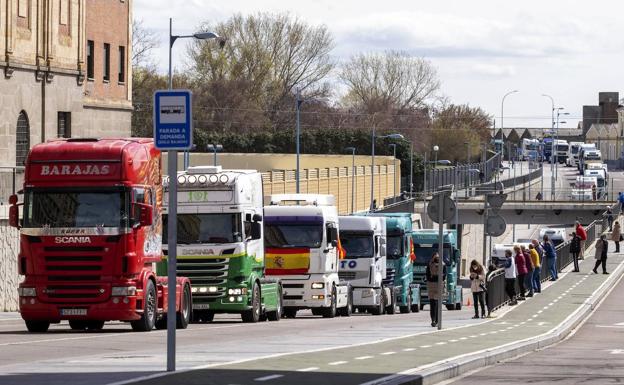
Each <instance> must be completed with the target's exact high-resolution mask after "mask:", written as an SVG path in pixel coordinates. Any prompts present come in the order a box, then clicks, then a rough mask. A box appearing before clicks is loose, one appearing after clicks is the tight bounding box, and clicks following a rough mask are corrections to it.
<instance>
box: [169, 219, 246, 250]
mask: <svg viewBox="0 0 624 385" xmlns="http://www.w3.org/2000/svg"><path fill="white" fill-rule="evenodd" d="M163 223H165V226H163V243H167V237H168V233H167V225H166V223H167V216H166V215H164V216H163ZM242 240H243V234H242V232H241V214H238V213H233V214H178V243H180V244H187V245H190V244H195V243H234V242H242Z"/></svg>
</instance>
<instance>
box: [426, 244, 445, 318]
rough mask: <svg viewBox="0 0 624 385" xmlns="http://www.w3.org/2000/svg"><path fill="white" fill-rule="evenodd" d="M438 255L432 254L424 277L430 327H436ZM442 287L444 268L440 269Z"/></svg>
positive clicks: (438, 292) (438, 294)
mask: <svg viewBox="0 0 624 385" xmlns="http://www.w3.org/2000/svg"><path fill="white" fill-rule="evenodd" d="M439 265H440V255H439V254H438V253H433V255H432V256H431V261H429V264H428V265H427V270H426V271H425V275H426V277H427V295H428V296H429V315H430V316H431V326H433V327H435V326H438V306H440V304H439V303H438V302H439V301H438V298H440V290H439V287H438V268H439V267H440V266H439ZM442 269H443V273H442V287H445V286H446V284H445V282H444V279H445V278H446V266H443V267H442Z"/></svg>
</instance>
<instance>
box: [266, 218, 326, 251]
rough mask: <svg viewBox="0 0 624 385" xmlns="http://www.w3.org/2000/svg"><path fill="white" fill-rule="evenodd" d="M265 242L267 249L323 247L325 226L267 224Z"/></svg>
mask: <svg viewBox="0 0 624 385" xmlns="http://www.w3.org/2000/svg"><path fill="white" fill-rule="evenodd" d="M264 242H265V245H266V246H267V247H310V248H318V247H321V243H322V242H323V225H295V224H283V225H282V224H278V223H271V224H268V223H265V225H264Z"/></svg>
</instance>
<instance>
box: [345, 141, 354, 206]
mask: <svg viewBox="0 0 624 385" xmlns="http://www.w3.org/2000/svg"><path fill="white" fill-rule="evenodd" d="M345 151H350V152H351V214H353V213H354V212H355V147H347V148H345Z"/></svg>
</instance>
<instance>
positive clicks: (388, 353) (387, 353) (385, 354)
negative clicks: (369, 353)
mask: <svg viewBox="0 0 624 385" xmlns="http://www.w3.org/2000/svg"><path fill="white" fill-rule="evenodd" d="M392 354H396V352H383V353H381V355H382V356H389V355H392Z"/></svg>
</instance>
